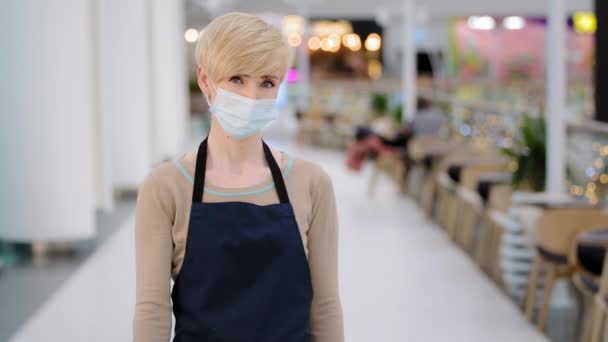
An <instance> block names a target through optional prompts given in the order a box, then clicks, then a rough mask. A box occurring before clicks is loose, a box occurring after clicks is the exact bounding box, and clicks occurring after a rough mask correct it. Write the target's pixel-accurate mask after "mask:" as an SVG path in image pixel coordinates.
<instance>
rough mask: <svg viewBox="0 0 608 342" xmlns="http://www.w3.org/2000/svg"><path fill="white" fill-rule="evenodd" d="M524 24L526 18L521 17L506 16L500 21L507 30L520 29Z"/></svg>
mask: <svg viewBox="0 0 608 342" xmlns="http://www.w3.org/2000/svg"><path fill="white" fill-rule="evenodd" d="M525 26H526V19H524V18H522V17H515V16H513V17H506V18H504V19H503V21H502V27H504V28H505V29H507V30H521V29H523V28H524V27H525Z"/></svg>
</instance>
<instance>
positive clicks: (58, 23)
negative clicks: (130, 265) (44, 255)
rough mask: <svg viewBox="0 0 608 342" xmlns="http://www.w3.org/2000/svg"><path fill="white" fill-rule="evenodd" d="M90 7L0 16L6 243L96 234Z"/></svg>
mask: <svg viewBox="0 0 608 342" xmlns="http://www.w3.org/2000/svg"><path fill="white" fill-rule="evenodd" d="M90 5H91V3H90V1H82V0H47V1H32V0H13V1H5V2H3V4H2V9H1V10H0V23H2V27H3V29H2V30H0V46H2V54H1V56H0V75H2V76H1V81H0V113H1V114H0V156H2V162H1V165H2V167H0V189H2V190H0V239H2V240H8V241H20V242H36V241H40V242H57V241H73V240H79V239H89V238H92V237H93V236H94V235H95V212H94V206H95V204H94V203H95V191H94V183H95V181H94V171H93V164H94V162H93V153H94V148H93V105H92V103H93V101H92V98H93V95H92V89H93V88H92V84H93V77H92V66H93V63H92V42H91V35H92V25H91V11H90V10H91V8H90Z"/></svg>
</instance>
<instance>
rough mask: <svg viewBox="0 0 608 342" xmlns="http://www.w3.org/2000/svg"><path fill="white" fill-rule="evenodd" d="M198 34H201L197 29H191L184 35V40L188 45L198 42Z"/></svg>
mask: <svg viewBox="0 0 608 342" xmlns="http://www.w3.org/2000/svg"><path fill="white" fill-rule="evenodd" d="M198 34H199V33H198V30H197V29H193V28H191V29H188V30H186V32H185V33H184V38H185V39H186V41H187V42H188V43H194V42H196V41H197V40H198Z"/></svg>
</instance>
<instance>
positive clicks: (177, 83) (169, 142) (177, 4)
mask: <svg viewBox="0 0 608 342" xmlns="http://www.w3.org/2000/svg"><path fill="white" fill-rule="evenodd" d="M150 6H151V21H150V25H149V26H148V42H149V43H150V44H151V51H150V53H149V56H150V62H151V69H150V71H151V72H150V76H151V78H152V80H151V84H152V108H151V110H152V113H153V130H152V131H153V139H152V143H153V145H152V148H153V151H152V154H153V161H154V162H157V161H160V160H162V159H164V158H168V157H172V156H174V155H175V154H177V153H178V152H180V151H181V149H182V148H183V144H184V140H185V137H186V134H187V131H186V124H187V119H188V115H189V108H188V106H189V104H188V103H187V102H188V87H187V86H188V81H187V70H186V55H185V50H186V48H187V46H186V41H185V40H184V31H185V29H186V28H185V25H186V24H185V19H184V9H185V6H184V4H183V2H182V1H176V0H152V1H150Z"/></svg>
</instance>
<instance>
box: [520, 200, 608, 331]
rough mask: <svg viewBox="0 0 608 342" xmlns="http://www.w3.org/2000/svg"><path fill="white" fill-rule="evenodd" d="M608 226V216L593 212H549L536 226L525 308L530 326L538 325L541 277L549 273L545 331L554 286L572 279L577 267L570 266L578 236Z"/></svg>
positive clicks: (541, 315) (541, 321) (541, 316)
mask: <svg viewBox="0 0 608 342" xmlns="http://www.w3.org/2000/svg"><path fill="white" fill-rule="evenodd" d="M605 226H608V215H606V214H604V213H603V212H601V211H600V210H597V209H591V208H559V209H547V210H545V212H544V213H543V214H542V216H541V217H540V218H539V219H538V221H537V224H536V231H535V239H536V250H535V253H534V260H533V263H532V270H531V271H530V275H529V278H528V279H529V281H528V289H527V291H526V295H525V297H524V308H525V311H526V315H527V317H528V320H529V321H530V322H533V321H534V311H535V304H536V293H537V287H538V283H539V279H538V278H539V275H540V273H541V272H542V271H543V269H544V270H546V276H545V281H544V284H545V286H544V290H543V291H542V292H543V300H542V305H541V308H540V311H539V314H538V320H537V327H538V328H539V329H540V330H541V331H543V330H544V328H545V321H546V318H547V313H548V310H549V304H550V300H551V295H552V294H553V286H554V285H555V282H556V280H557V279H563V278H570V277H572V274H573V272H574V267H573V265H571V264H570V263H569V255H570V253H572V250H573V244H574V243H575V239H576V236H577V235H578V234H580V233H582V232H585V231H588V230H591V229H594V228H597V227H605Z"/></svg>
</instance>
